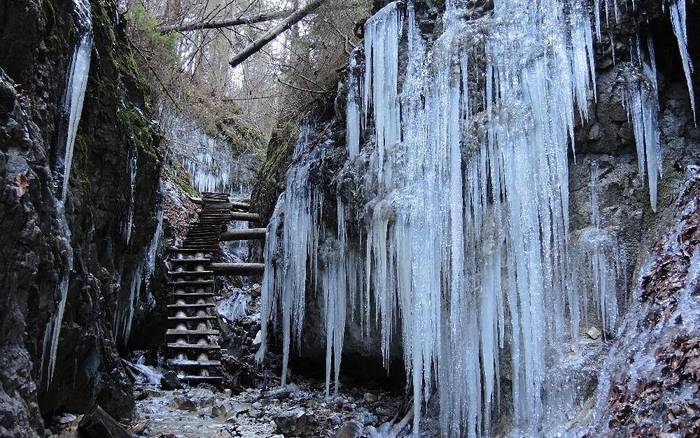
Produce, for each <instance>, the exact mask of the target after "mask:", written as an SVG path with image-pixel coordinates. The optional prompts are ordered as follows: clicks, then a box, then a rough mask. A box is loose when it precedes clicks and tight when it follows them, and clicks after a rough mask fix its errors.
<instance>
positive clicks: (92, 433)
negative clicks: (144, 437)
mask: <svg viewBox="0 0 700 438" xmlns="http://www.w3.org/2000/svg"><path fill="white" fill-rule="evenodd" d="M78 431H79V432H80V434H81V435H80V436H84V437H86V438H131V437H133V435H132V434H131V433H129V431H127V430H126V428H124V426H122V425H121V424H120V423H119V422H118V421H117V420H115V419H114V418H112V416H111V415H109V414H108V413H107V412H105V410H104V409H102V408H101V407H99V406H95V409H93V410H92V412H90V413H89V414H86V415H85V416H84V417H83V419H82V420H81V421H80V425H79V426H78Z"/></svg>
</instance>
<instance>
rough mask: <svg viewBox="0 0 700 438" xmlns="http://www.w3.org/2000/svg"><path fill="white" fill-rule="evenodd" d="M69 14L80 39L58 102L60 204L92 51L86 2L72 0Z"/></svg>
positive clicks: (84, 0)
mask: <svg viewBox="0 0 700 438" xmlns="http://www.w3.org/2000/svg"><path fill="white" fill-rule="evenodd" d="M73 15H74V22H75V26H76V27H77V28H78V32H79V34H80V36H79V39H78V42H77V43H76V45H75V47H74V49H73V55H72V57H71V62H70V66H69V68H68V73H67V75H66V77H67V80H66V89H65V92H64V95H63V100H62V103H61V107H62V108H61V110H62V111H63V113H64V117H67V119H64V120H63V123H65V126H61V128H60V131H59V145H58V149H57V150H58V154H59V155H57V157H56V170H57V172H58V173H59V174H60V175H61V177H62V181H61V186H60V194H61V199H62V200H63V201H65V200H66V195H67V193H68V182H69V180H70V172H71V165H72V163H73V150H74V147H75V138H76V135H77V133H78V124H79V123H80V115H81V114H82V111H83V100H84V99H85V90H86V89H87V81H88V74H89V72H90V57H91V52H92V11H91V9H90V2H89V1H88V0H74V2H73ZM61 154H63V155H61Z"/></svg>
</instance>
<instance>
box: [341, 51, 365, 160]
mask: <svg viewBox="0 0 700 438" xmlns="http://www.w3.org/2000/svg"><path fill="white" fill-rule="evenodd" d="M349 69H350V72H349V74H348V81H347V88H348V100H347V106H346V112H345V132H346V138H347V147H348V156H349V157H350V159H353V158H355V157H356V156H357V154H359V153H360V128H361V126H360V124H361V119H360V117H361V113H360V110H361V106H360V105H361V102H360V88H362V86H361V81H360V78H359V76H358V75H357V74H356V73H355V70H356V69H357V60H356V59H355V56H352V57H351V58H350V65H349Z"/></svg>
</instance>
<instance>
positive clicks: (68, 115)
mask: <svg viewBox="0 0 700 438" xmlns="http://www.w3.org/2000/svg"><path fill="white" fill-rule="evenodd" d="M73 18H74V20H73V21H74V24H75V26H76V28H77V29H78V33H79V38H78V42H77V43H76V44H75V46H74V48H73V54H72V56H71V62H70V66H69V68H68V72H67V74H66V77H67V80H66V88H65V91H64V94H63V100H62V101H61V107H62V111H63V113H64V114H63V116H62V118H61V126H60V128H59V136H58V147H57V151H58V152H57V155H56V162H55V172H56V179H60V181H59V183H60V185H59V187H58V194H57V196H59V200H58V201H56V205H55V209H56V212H57V216H56V220H57V224H58V229H59V233H58V242H59V245H60V246H61V252H62V256H63V257H64V258H65V265H64V268H63V271H62V272H61V279H60V281H59V283H58V291H57V292H58V297H59V300H58V304H57V307H56V309H55V310H54V311H53V313H52V314H51V319H50V320H49V322H48V324H47V325H46V328H45V330H44V339H43V346H42V353H41V368H40V378H39V380H40V381H41V382H42V383H43V384H45V386H46V387H48V386H49V385H50V384H51V380H52V379H53V374H54V370H55V367H56V354H57V352H58V342H59V339H60V334H61V323H62V322H63V313H64V312H65V308H66V301H67V299H68V288H69V285H70V274H71V271H72V270H73V247H72V245H71V231H70V228H69V227H68V223H67V220H66V212H65V199H66V195H67V193H68V181H69V179H70V169H71V163H72V161H73V149H74V146H75V137H76V134H77V132H78V124H79V122H80V115H81V113H82V110H83V100H84V98H85V90H86V88H87V80H88V73H89V70H90V57H91V52H92V10H91V8H90V2H89V1H88V0H74V1H73ZM59 175H60V176H59ZM44 373H46V374H44Z"/></svg>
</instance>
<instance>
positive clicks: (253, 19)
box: [158, 9, 294, 33]
mask: <svg viewBox="0 0 700 438" xmlns="http://www.w3.org/2000/svg"><path fill="white" fill-rule="evenodd" d="M293 12H294V10H293V9H284V10H282V11H277V12H265V13H262V14H257V15H250V16H248V17H238V18H234V19H233V20H223V21H208V22H207V21H203V22H199V23H190V24H174V25H170V26H161V27H160V29H158V30H159V31H160V32H161V33H168V32H190V31H193V30H202V29H219V28H223V27H235V26H242V25H245V24H255V23H262V22H265V21H272V20H279V19H280V18H285V17H288V16H289V15H290V14H292V13H293Z"/></svg>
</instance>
